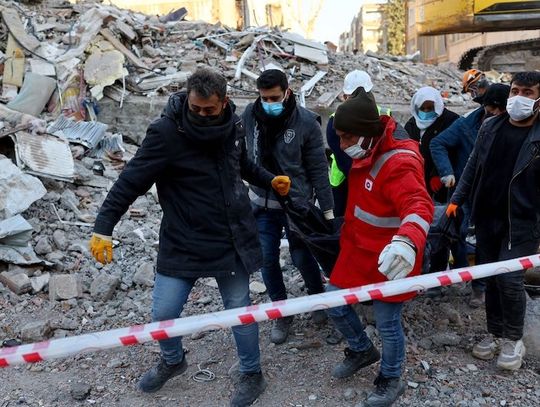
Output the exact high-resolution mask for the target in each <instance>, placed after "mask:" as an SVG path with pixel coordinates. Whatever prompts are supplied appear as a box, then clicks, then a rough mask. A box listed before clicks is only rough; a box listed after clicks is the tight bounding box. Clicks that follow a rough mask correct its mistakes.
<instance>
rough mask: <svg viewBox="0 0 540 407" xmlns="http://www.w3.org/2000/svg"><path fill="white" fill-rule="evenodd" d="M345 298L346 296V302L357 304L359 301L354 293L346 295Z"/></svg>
mask: <svg viewBox="0 0 540 407" xmlns="http://www.w3.org/2000/svg"><path fill="white" fill-rule="evenodd" d="M343 298H345V302H346V303H347V304H349V305H351V304H356V303H357V302H358V297H357V296H356V295H354V294H347V295H344V296H343Z"/></svg>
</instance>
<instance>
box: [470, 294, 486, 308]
mask: <svg viewBox="0 0 540 407" xmlns="http://www.w3.org/2000/svg"><path fill="white" fill-rule="evenodd" d="M485 298H486V294H485V293H484V292H483V291H477V290H472V292H471V297H470V298H469V307H471V308H480V307H481V306H482V305H484V301H485Z"/></svg>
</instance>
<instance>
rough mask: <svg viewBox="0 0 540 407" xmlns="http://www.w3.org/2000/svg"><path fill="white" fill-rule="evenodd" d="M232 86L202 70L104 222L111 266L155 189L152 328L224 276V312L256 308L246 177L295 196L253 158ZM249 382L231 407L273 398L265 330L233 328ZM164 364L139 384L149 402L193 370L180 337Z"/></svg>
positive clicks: (98, 233) (170, 109) (254, 243)
mask: <svg viewBox="0 0 540 407" xmlns="http://www.w3.org/2000/svg"><path fill="white" fill-rule="evenodd" d="M226 90H227V82H226V80H225V78H223V77H222V76H221V75H219V74H218V73H216V72H213V71H211V70H209V69H200V70H198V71H197V72H195V73H194V74H193V75H192V76H191V77H190V78H189V80H188V82H187V93H186V92H180V93H177V94H174V95H173V96H171V98H170V99H169V103H168V105H167V106H166V107H165V109H164V111H163V113H162V115H161V118H160V119H158V120H156V121H154V122H153V123H151V124H150V126H149V128H148V130H147V133H146V138H145V139H144V141H143V143H142V146H141V147H140V148H139V150H138V151H137V154H136V155H135V157H134V158H133V159H132V160H131V161H130V162H129V163H128V165H127V166H126V168H125V170H124V171H123V172H122V173H121V174H120V177H119V178H118V180H117V181H116V183H115V184H114V186H113V187H112V189H111V191H110V192H109V194H108V195H107V198H106V199H105V201H104V203H103V205H102V207H101V210H100V211H99V215H98V217H97V219H96V223H95V228H94V232H95V233H94V235H93V236H92V239H91V241H90V248H91V252H92V254H93V255H94V257H96V259H97V260H98V261H100V262H101V263H108V262H110V261H112V244H111V235H112V232H113V228H114V226H115V225H116V223H118V221H119V219H120V217H121V216H122V215H123V214H124V213H125V212H126V210H127V209H128V207H129V205H131V203H133V201H135V199H136V198H137V197H138V196H140V195H143V194H145V193H146V192H147V191H148V189H149V188H150V187H151V186H152V184H154V183H155V184H156V186H157V190H158V194H159V198H160V205H161V207H162V209H163V220H162V223H161V230H160V245H159V252H158V259H157V274H156V280H155V285H154V293H153V311H152V319H153V321H164V320H169V319H174V318H178V317H179V316H180V314H181V312H182V309H183V307H184V305H185V303H186V301H187V298H188V295H189V293H190V291H191V289H192V288H193V285H194V284H195V281H196V280H197V278H198V277H215V278H216V280H217V283H218V287H219V290H220V293H221V297H222V299H223V303H224V305H225V308H227V309H229V308H235V307H242V306H247V305H250V299H249V274H250V273H252V272H254V271H257V270H258V269H259V267H260V266H261V264H262V257H261V251H260V246H259V243H258V238H257V228H256V224H255V219H254V217H253V214H252V212H251V205H250V202H249V198H248V195H247V188H246V186H245V185H244V183H243V181H242V178H243V179H245V180H247V181H248V182H250V183H252V184H255V185H258V186H259V187H261V188H263V189H271V186H273V187H274V188H275V189H276V190H277V191H278V193H280V194H286V193H287V192H288V187H289V184H290V181H289V179H288V177H274V176H273V175H272V174H271V173H269V172H268V171H266V170H264V169H262V168H260V167H258V166H256V165H255V164H254V163H253V162H252V161H250V160H249V159H248V157H247V155H246V148H245V135H244V131H243V127H242V124H241V122H240V119H239V118H238V116H236V115H235V114H234V111H233V108H232V104H231V103H229V101H228V98H227V96H226ZM233 334H234V338H235V341H236V346H237V350H238V356H239V359H240V368H239V370H240V373H241V375H240V380H239V381H238V382H237V384H236V389H235V392H234V394H233V398H232V400H231V406H247V405H250V404H251V403H252V402H253V401H255V399H256V398H257V397H258V396H259V395H260V394H261V393H262V392H263V391H264V388H265V387H266V383H265V381H264V378H263V375H262V373H261V367H260V361H259V340H258V326H257V324H256V323H252V324H247V325H241V326H237V327H234V328H233ZM159 344H160V348H161V360H160V361H159V363H158V365H157V366H155V367H154V368H152V369H151V370H149V371H148V372H147V373H146V374H145V375H144V376H143V377H142V379H141V380H140V382H139V388H140V389H141V390H142V391H144V392H148V393H152V392H155V391H157V390H159V389H160V388H161V387H162V386H163V385H164V384H165V382H166V381H167V380H168V379H170V378H171V377H173V376H176V375H178V374H180V373H182V372H184V371H185V370H186V368H187V362H186V358H185V356H184V352H183V349H182V343H181V338H179V337H176V338H169V339H165V340H161V341H160V343H159Z"/></svg>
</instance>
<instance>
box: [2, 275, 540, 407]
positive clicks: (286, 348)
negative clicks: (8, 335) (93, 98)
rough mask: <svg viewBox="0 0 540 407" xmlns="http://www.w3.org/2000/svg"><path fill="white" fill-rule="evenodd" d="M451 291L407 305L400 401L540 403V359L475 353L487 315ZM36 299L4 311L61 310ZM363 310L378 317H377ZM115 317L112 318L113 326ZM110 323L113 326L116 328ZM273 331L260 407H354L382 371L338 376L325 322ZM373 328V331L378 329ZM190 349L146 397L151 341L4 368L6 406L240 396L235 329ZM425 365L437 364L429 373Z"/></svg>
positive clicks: (214, 400)
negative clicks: (501, 363) (276, 336)
mask: <svg viewBox="0 0 540 407" xmlns="http://www.w3.org/2000/svg"><path fill="white" fill-rule="evenodd" d="M291 273H292V272H291V271H289V274H290V275H291V277H292V278H291V280H292V281H290V283H291V284H293V285H294V286H295V287H296V288H298V286H300V283H299V282H298V280H297V279H296V278H295V276H293V275H292V274H291ZM149 291H150V289H148V290H146V291H145V292H144V298H143V299H142V302H143V303H144V304H145V306H146V305H147V306H148V307H149V305H150V302H149V295H148V294H149ZM298 294H301V293H300V292H298ZM445 294H446V295H445V296H444V297H443V298H442V300H438V301H432V300H431V299H429V298H426V297H419V298H417V299H416V300H413V301H412V302H410V303H409V304H408V305H407V307H406V310H405V326H406V331H407V336H408V354H407V366H406V367H407V370H406V373H405V378H406V379H407V380H408V381H409V387H408V389H407V392H406V393H405V395H404V396H403V397H402V399H401V400H400V403H398V405H403V406H424V405H425V406H447V405H448V406H495V405H501V406H504V405H507V406H520V407H521V406H538V405H539V403H540V387H539V379H540V362H539V361H538V360H534V359H527V361H526V363H525V366H524V367H523V368H522V369H520V370H519V371H518V372H515V373H504V372H501V371H498V370H497V369H496V367H495V365H494V362H484V361H479V360H475V359H473V358H472V357H471V356H470V348H471V346H472V343H473V341H474V339H475V338H477V337H478V334H480V333H481V332H482V331H483V325H482V323H481V321H482V311H480V310H471V309H469V307H468V306H467V305H465V300H466V288H465V287H451V288H449V289H447V291H446V292H445ZM192 297H193V298H192V299H193V300H194V301H195V303H192V304H191V305H190V306H189V307H188V309H187V313H186V315H188V314H189V315H192V314H196V313H200V312H202V311H203V310H204V309H214V308H217V306H218V304H219V301H218V294H217V290H216V289H214V288H212V287H209V286H206V285H204V284H198V285H197V287H196V288H195V290H194V291H193V293H192ZM200 298H205V300H204V302H207V301H208V298H211V299H212V301H211V303H210V304H207V305H204V306H201V305H200V304H197V302H196V301H197V299H200ZM254 299H255V300H256V301H260V300H263V299H264V297H263V296H260V295H254ZM34 303H35V301H28V303H27V304H25V306H24V308H23V309H20V307H10V306H9V304H5V303H4V304H3V305H4V306H3V307H2V309H3V311H2V315H7V314H16V315H12V316H13V318H14V321H15V320H19V321H21V320H23V319H25V318H30V317H31V318H45V317H47V316H48V317H51V316H54V315H55V314H57V312H55V311H50V310H47V309H46V307H45V308H43V307H42V308H38V307H36V306H35V305H34ZM365 307H366V306H362V308H365ZM16 309H19V311H16ZM148 309H149V308H148ZM146 311H147V310H144V309H143V310H141V313H140V314H139V315H137V316H136V317H135V318H133V319H131V320H130V319H126V320H124V321H122V323H121V324H120V323H118V322H119V321H115V322H114V323H113V324H112V326H117V325H129V324H132V323H139V322H142V320H146V319H147V312H146ZM360 312H361V314H363V315H365V316H366V317H367V318H368V321H369V320H370V317H369V312H366V311H365V310H361V311H360ZM116 318H117V317H116V316H111V317H110V319H111V321H112V320H114V319H116ZM89 325H90V324H89ZM105 326H107V327H110V325H109V323H106V324H105ZM269 327H270V324H269V323H262V324H261V349H262V355H263V368H264V372H265V375H266V378H267V381H268V388H267V390H266V392H265V393H264V394H263V396H262V397H261V398H260V399H259V400H258V402H257V403H258V404H256V405H260V406H355V405H356V404H357V403H359V401H360V400H361V399H362V397H363V396H364V394H365V392H366V391H369V389H370V388H371V381H372V380H373V378H374V376H375V375H376V366H373V367H370V368H368V369H366V370H364V371H362V372H360V373H358V374H356V375H355V376H354V377H352V378H349V379H346V380H336V379H332V378H331V377H330V371H331V369H332V367H333V366H334V364H335V363H337V362H338V361H339V360H340V358H341V356H342V353H341V351H342V349H343V347H344V343H341V344H339V345H329V344H327V343H326V341H325V337H326V334H327V333H328V332H329V331H328V328H327V327H326V326H323V327H317V326H315V325H314V324H313V323H312V322H311V320H310V319H308V318H307V316H300V317H298V318H297V319H296V321H295V323H294V334H293V335H292V336H291V337H290V338H289V340H288V342H287V343H285V344H283V345H279V346H275V345H273V344H271V343H270V341H269ZM368 330H369V331H370V332H373V331H374V330H373V328H372V327H368ZM84 331H86V329H84ZM434 335H435V336H434ZM444 344H446V345H444ZM184 347H185V348H186V349H187V350H188V356H187V357H188V361H189V365H190V366H189V368H188V371H187V372H186V373H185V374H184V375H182V376H180V377H177V378H175V379H173V380H171V381H170V382H169V383H167V384H166V385H165V386H164V388H163V389H162V390H161V391H160V392H158V393H157V394H155V395H145V394H141V393H140V392H139V391H137V390H136V388H135V385H136V382H137V380H138V378H139V377H140V376H141V374H142V373H143V372H144V371H145V370H146V369H147V368H149V367H150V366H151V365H152V364H153V363H154V362H155V360H156V358H157V355H158V353H157V352H158V347H157V346H156V344H155V343H151V344H146V345H141V346H136V347H130V348H124V349H116V350H110V351H105V352H98V353H92V354H86V355H80V356H77V357H74V358H69V359H65V360H57V361H51V362H45V363H40V364H37V365H27V366H19V367H15V368H9V369H4V370H1V371H0V406H1V407H8V406H16V405H28V406H74V405H96V406H160V407H161V406H225V405H228V404H227V403H228V400H229V397H230V395H231V391H232V382H231V379H230V377H229V375H228V371H229V368H230V367H231V366H232V365H233V363H234V362H235V360H236V357H235V351H234V345H233V342H232V339H231V335H230V333H229V331H216V332H211V333H207V334H206V335H204V336H203V337H201V338H198V339H194V338H186V340H185V341H184ZM426 348H427V349H426ZM421 361H424V362H427V363H428V364H429V370H428V371H426V370H425V368H424V367H423V366H422V363H421ZM199 368H200V369H208V370H210V371H211V372H212V373H214V374H215V380H213V381H211V382H195V381H194V380H193V379H192V375H193V374H194V373H195V372H197V371H198V370H199ZM77 389H78V390H77ZM81 389H82V390H81ZM86 390H89V394H88V396H87V397H86V398H85V399H84V400H83V401H76V400H75V399H74V397H77V396H76V393H77V392H78V391H79V392H80V391H82V392H83V393H85V391H86Z"/></svg>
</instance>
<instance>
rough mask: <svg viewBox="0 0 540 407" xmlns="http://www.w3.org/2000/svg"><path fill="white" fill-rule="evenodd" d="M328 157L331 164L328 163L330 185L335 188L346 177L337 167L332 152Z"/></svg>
mask: <svg viewBox="0 0 540 407" xmlns="http://www.w3.org/2000/svg"><path fill="white" fill-rule="evenodd" d="M330 159H331V160H332V165H330V185H332V186H333V187H334V188H336V187H339V186H340V185H341V184H342V183H343V181H345V178H346V177H345V174H343V171H341V170H340V169H339V167H338V165H337V162H336V157H335V156H334V154H332V155H331V156H330Z"/></svg>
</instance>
